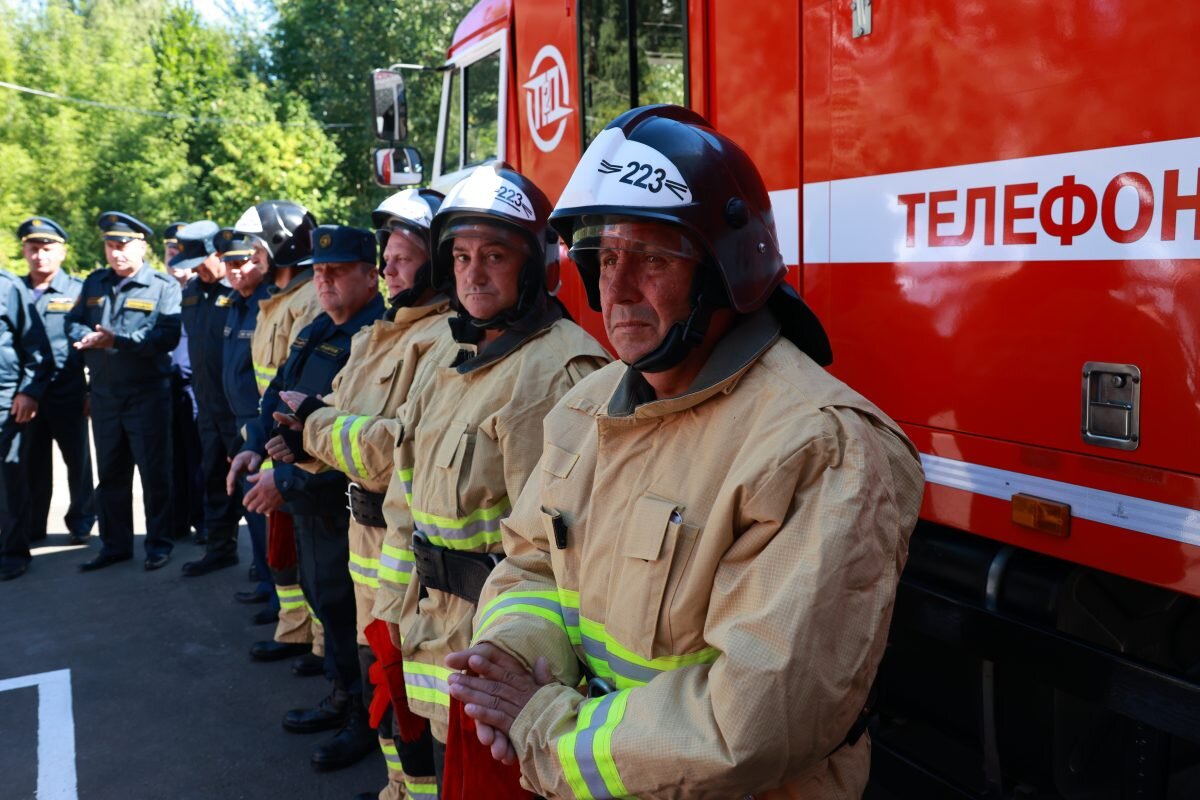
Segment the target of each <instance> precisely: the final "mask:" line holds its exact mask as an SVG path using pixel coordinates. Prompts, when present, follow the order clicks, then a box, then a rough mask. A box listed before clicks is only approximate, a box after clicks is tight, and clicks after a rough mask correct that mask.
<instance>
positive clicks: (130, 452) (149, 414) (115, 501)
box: [92, 382, 172, 556]
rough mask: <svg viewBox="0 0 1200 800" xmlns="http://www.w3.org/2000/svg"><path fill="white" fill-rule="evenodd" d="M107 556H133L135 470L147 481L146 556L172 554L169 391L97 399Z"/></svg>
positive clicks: (99, 500) (99, 496)
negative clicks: (170, 535) (135, 468)
mask: <svg viewBox="0 0 1200 800" xmlns="http://www.w3.org/2000/svg"><path fill="white" fill-rule="evenodd" d="M92 436H93V437H94V438H95V440H96V471H97V472H98V473H99V476H100V483H99V485H98V486H97V491H96V505H97V508H98V510H99V512H100V539H101V541H102V542H103V543H104V546H103V548H101V552H102V553H105V554H110V555H117V556H123V555H132V554H133V468H134V465H136V466H137V471H138V474H139V475H140V476H141V479H142V499H143V501H144V502H145V506H146V542H145V548H146V555H153V554H156V553H169V552H171V548H172V544H171V540H170V538H169V536H168V534H169V532H170V530H171V398H170V393H169V391H168V389H167V386H166V385H165V382H164V385H163V386H162V387H161V388H159V387H147V388H146V389H144V390H143V391H142V392H140V393H138V394H136V395H133V396H131V397H110V396H106V395H100V394H93V395H92Z"/></svg>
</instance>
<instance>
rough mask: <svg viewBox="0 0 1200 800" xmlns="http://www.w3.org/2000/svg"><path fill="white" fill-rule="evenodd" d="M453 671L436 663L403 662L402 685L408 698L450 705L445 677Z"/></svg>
mask: <svg viewBox="0 0 1200 800" xmlns="http://www.w3.org/2000/svg"><path fill="white" fill-rule="evenodd" d="M452 672H454V670H452V669H447V668H446V667H439V666H437V665H436V664H426V663H424V662H421V661H408V660H406V661H405V662H404V687H405V690H406V691H407V693H408V698H409V699H410V700H418V701H423V702H426V703H434V704H436V705H440V706H446V707H447V708H448V707H449V706H450V684H449V683H448V682H447V679H448V678H449V677H450V674H451V673H452Z"/></svg>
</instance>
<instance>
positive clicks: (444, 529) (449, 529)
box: [409, 496, 512, 550]
mask: <svg viewBox="0 0 1200 800" xmlns="http://www.w3.org/2000/svg"><path fill="white" fill-rule="evenodd" d="M409 505H410V506H411V505H412V504H411V503H410V504H409ZM511 510H512V503H511V502H510V501H509V499H508V497H507V496H505V497H502V498H500V500H498V501H497V502H496V504H495V505H492V506H488V507H487V508H478V509H476V510H474V511H472V512H471V513H470V514H467V515H466V516H465V517H459V518H457V519H454V518H452V517H439V516H437V515H436V514H429V513H426V512H424V511H421V510H420V509H417V508H413V509H412V515H413V522H414V523H415V527H416V529H417V530H419V531H420V532H421V533H423V534H425V536H426V538H428V539H429V542H430V544H436V545H438V546H439V547H445V548H447V549H450V550H474V549H475V548H478V547H483V546H484V545H492V544H500V541H501V539H502V538H503V537H502V535H501V533H500V520H501V519H502V518H503V517H505V516H507V514H508V512H509V511H511Z"/></svg>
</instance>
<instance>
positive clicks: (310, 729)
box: [283, 688, 362, 733]
mask: <svg viewBox="0 0 1200 800" xmlns="http://www.w3.org/2000/svg"><path fill="white" fill-rule="evenodd" d="M352 706H359V707H361V706H362V703H361V702H359V701H358V699H357V698H356V697H352V696H351V695H350V693H349V692H347V691H345V690H344V689H336V688H335V689H334V690H333V691H331V692H330V693H329V694H328V695H326V696H325V699H324V700H322V701H321V702H320V703H318V704H317V707H316V708H293V709H292V710H291V711H289V712H287V713H286V714H284V715H283V729H284V730H285V731H291V732H292V733H318V732H320V731H331V730H334V729H336V728H338V727H341V726H342V725H343V724H345V722H346V720H347V719H348V718H349V717H350V715H351V708H352Z"/></svg>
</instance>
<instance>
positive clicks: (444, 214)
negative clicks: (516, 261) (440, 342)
mask: <svg viewBox="0 0 1200 800" xmlns="http://www.w3.org/2000/svg"><path fill="white" fill-rule="evenodd" d="M549 213H550V201H549V199H547V198H546V195H545V194H543V193H542V191H541V189H539V188H538V187H537V186H536V185H535V184H534V183H533V182H532V181H530V180H529V179H528V178H526V177H525V176H524V175H521V174H520V173H518V172H516V171H514V170H512V169H509V168H508V167H507V166H505V165H503V164H486V165H484V166H481V167H477V168H476V169H475V170H473V171H472V172H471V173H470V174H469V175H468V176H467V177H466V178H464V179H463V180H462V181H460V182H459V183H458V184H457V185H456V186H455V187H454V188H453V189H451V190H450V193H449V194H447V195H446V199H445V200H444V201H443V203H442V206H441V208H440V209H439V210H438V213H437V214H436V215H435V216H434V218H433V224H432V225H431V226H430V238H431V240H432V242H433V246H434V250H433V265H432V286H433V288H434V289H436V290H437V291H440V292H443V293H445V294H446V296H447V297H449V298H450V305H451V307H452V308H453V309H454V310H455V311H456V312H457V316H456V318H455V319H452V320H451V321H450V329H451V332H452V333H453V335H454V338H455V340H456V341H458V342H460V343H464V344H478V343H479V342H480V341H482V340H483V337H484V333H485V331H487V330H489V329H491V330H501V331H506V330H509V329H513V328H524V327H526V326H527V325H528V324H531V323H532V322H533V321H536V320H538V319H541V318H542V317H543V316H545V314H546V309H547V307H548V306H549V305H551V304H550V303H549V302H548V301H549V299H550V297H549V295H548V294H547V292H546V271H547V269H548V268H549V266H550V265H551V264H554V263H556V262H557V261H558V237H557V236H556V235H555V233H554V231H553V230H552V229H551V228H550V227H549V225H547V223H546V217H547V216H548V215H549ZM460 236H476V237H480V236H486V237H489V238H492V237H494V238H496V239H497V240H499V241H502V242H504V243H505V244H507V245H508V246H509V247H512V248H514V249H520V250H524V252H525V260H524V262H523V264H522V265H521V271H520V273H519V276H518V279H517V300H516V302H515V303H514V304H513V305H512V306H510V307H509V308H506V309H504V310H503V311H501V312H500V313H499V314H497V315H495V316H493V317H491V318H489V319H477V318H476V317H474V316H472V315H471V313H470V312H469V311H467V309H466V308H465V307H464V306H463V304H462V302H461V301H460V300H459V298H458V293H457V292H456V291H455V281H454V261H453V247H454V240H455V239H456V238H458V237H460ZM553 305H557V303H554V304H553Z"/></svg>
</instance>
